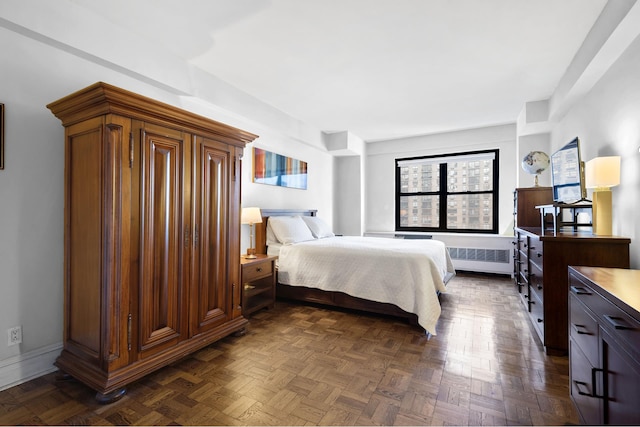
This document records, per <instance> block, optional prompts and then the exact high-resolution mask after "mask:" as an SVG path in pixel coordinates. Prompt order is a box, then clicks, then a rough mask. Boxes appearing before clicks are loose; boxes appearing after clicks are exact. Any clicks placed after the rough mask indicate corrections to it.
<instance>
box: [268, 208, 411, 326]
mask: <svg viewBox="0 0 640 427" xmlns="http://www.w3.org/2000/svg"><path fill="white" fill-rule="evenodd" d="M316 213H317V211H316V210H291V209H288V210H287V209H281V210H276V209H262V223H260V224H256V235H255V238H256V252H257V253H267V221H268V218H269V217H270V216H295V215H300V216H316ZM276 296H277V298H280V299H289V300H295V301H304V302H308V303H314V304H322V305H328V306H332V307H339V308H345V309H349V310H359V311H365V312H368V313H376V314H383V315H386V316H394V317H400V318H403V319H406V320H407V321H408V322H409V323H410V324H411V325H416V326H419V327H420V325H418V316H417V315H415V314H413V313H407V312H406V311H404V310H402V309H401V308H399V307H398V306H396V305H393V304H389V303H383V302H376V301H369V300H366V299H362V298H356V297H352V296H351V295H347V294H345V293H343V292H331V291H323V290H320V289H314V288H307V287H304V286H289V285H283V284H280V283H279V282H277V284H276Z"/></svg>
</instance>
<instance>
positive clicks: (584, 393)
mask: <svg viewBox="0 0 640 427" xmlns="http://www.w3.org/2000/svg"><path fill="white" fill-rule="evenodd" d="M573 383H574V384H575V385H576V388H577V389H578V394H579V395H580V396H589V397H593V394H591V393H589V392H588V391H582V390H580V388H581V387H584V388H585V389H587V387H588V384H587V383H585V382H582V381H576V380H573ZM587 390H588V389H587Z"/></svg>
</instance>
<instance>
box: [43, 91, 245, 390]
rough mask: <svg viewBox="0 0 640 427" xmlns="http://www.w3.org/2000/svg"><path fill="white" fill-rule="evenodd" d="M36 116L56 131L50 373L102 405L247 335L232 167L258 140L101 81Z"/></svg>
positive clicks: (235, 180) (235, 179)
mask: <svg viewBox="0 0 640 427" xmlns="http://www.w3.org/2000/svg"><path fill="white" fill-rule="evenodd" d="M47 107H48V108H49V109H50V110H51V111H52V112H53V114H54V115H55V116H56V117H58V118H59V119H60V120H61V121H62V124H63V125H64V127H65V242H64V250H65V256H64V259H65V265H64V272H65V273H64V274H65V277H64V292H65V310H64V348H63V351H62V353H61V355H60V356H59V358H58V359H57V361H56V365H57V366H58V367H59V368H60V369H61V370H62V371H63V372H65V373H67V374H69V375H71V376H72V377H74V378H76V379H78V380H80V381H82V382H84V383H86V384H87V385H88V386H90V387H92V388H94V389H95V390H97V392H98V394H97V398H98V399H99V400H101V401H105V402H109V401H113V400H115V399H117V398H119V397H120V396H122V394H124V391H125V386H126V385H127V384H128V383H130V382H132V381H134V380H136V379H138V378H140V377H142V376H144V375H146V374H148V373H150V372H152V371H154V370H156V369H158V368H161V367H163V366H165V365H167V364H169V363H171V362H173V361H175V360H177V359H179V358H182V357H184V356H185V355H187V354H189V353H190V352H193V351H195V350H197V349H199V348H202V347H204V346H207V345H209V344H210V343H212V342H214V341H216V340H218V339H220V338H223V337H225V336H227V335H229V334H231V333H234V332H237V331H241V330H242V329H243V328H244V327H245V325H246V323H247V321H246V319H244V318H243V317H242V310H241V307H240V304H241V292H240V291H241V290H240V270H239V268H240V247H239V245H240V179H241V174H240V159H241V156H242V152H243V148H244V146H245V144H246V143H248V142H251V141H252V140H254V139H255V138H256V136H255V135H253V134H250V133H248V132H244V131H241V130H239V129H235V128H232V127H230V126H227V125H224V124H221V123H218V122H215V121H212V120H209V119H206V118H203V117H200V116H197V115H195V114H192V113H189V112H186V111H183V110H180V109H178V108H175V107H172V106H169V105H166V104H163V103H160V102H157V101H154V100H151V99H148V98H145V97H142V96H140V95H137V94H134V93H131V92H128V91H125V90H122V89H119V88H116V87H114V86H111V85H108V84H105V83H96V84H94V85H92V86H89V87H87V88H85V89H83V90H80V91H78V92H76V93H73V94H71V95H69V96H67V97H65V98H63V99H60V100H58V101H56V102H53V103H51V104H49V105H48V106H47Z"/></svg>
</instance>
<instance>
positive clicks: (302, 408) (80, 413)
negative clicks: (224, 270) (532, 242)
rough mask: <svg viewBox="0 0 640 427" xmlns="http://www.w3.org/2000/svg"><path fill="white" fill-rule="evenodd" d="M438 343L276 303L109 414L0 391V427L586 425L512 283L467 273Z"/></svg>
mask: <svg viewBox="0 0 640 427" xmlns="http://www.w3.org/2000/svg"><path fill="white" fill-rule="evenodd" d="M441 304H442V309H443V311H442V316H441V320H440V321H439V324H438V335H437V336H434V337H432V338H431V339H430V340H427V338H426V337H425V335H424V333H423V332H421V331H420V330H419V329H418V328H416V327H413V326H410V325H409V324H407V323H404V322H403V321H402V320H398V319H393V318H385V317H378V316H372V315H364V314H361V313H350V312H345V311H336V310H333V309H327V308H321V307H315V306H305V305H298V304H294V303H288V302H278V303H277V304H276V307H275V308H274V309H271V310H262V311H259V312H257V313H255V314H254V316H253V317H251V319H250V320H251V323H250V327H249V329H248V331H247V334H246V335H245V336H243V337H227V338H225V339H223V340H222V341H219V342H217V343H215V344H213V345H211V346H209V347H207V348H205V349H203V350H201V351H199V352H197V353H195V354H193V355H191V356H189V357H187V358H185V359H183V360H181V361H179V362H177V363H174V364H173V365H171V366H168V367H166V368H164V369H162V370H160V371H158V372H156V373H153V374H151V375H149V376H147V377H146V378H144V379H142V380H140V381H137V382H135V383H133V384H132V385H130V386H129V388H128V393H127V394H126V396H125V397H123V398H122V399H121V400H120V401H118V402H116V403H113V404H110V405H100V404H98V403H96V402H95V401H94V394H95V393H94V392H93V391H92V390H90V389H89V388H87V387H86V386H84V385H82V384H80V383H78V382H75V381H67V382H63V381H57V380H56V374H55V373H54V374H50V375H46V376H43V377H40V378H37V379H35V380H32V381H29V382H27V383H25V384H22V385H19V386H16V387H13V388H11V389H8V390H5V391H3V392H0V423H1V424H4V425H17V424H22V425H24V424H32V425H34V424H36V425H44V424H49V425H52V424H55V425H61V424H74V425H75V424H79V425H562V424H577V423H578V422H579V421H578V415H577V412H576V410H575V408H574V406H573V404H572V403H571V401H570V399H569V391H568V382H569V380H568V360H567V358H566V357H553V356H546V355H545V354H544V352H543V351H542V348H541V346H540V343H539V341H536V338H535V337H534V335H533V333H532V330H531V329H530V328H531V326H530V325H529V323H528V320H527V318H526V317H525V313H524V309H523V307H522V305H521V303H520V302H519V300H518V297H517V293H516V290H515V287H514V286H513V284H512V282H511V280H510V279H508V278H505V277H496V276H488V275H477V274H471V273H459V274H458V276H457V277H456V278H455V279H453V280H452V281H451V282H450V283H449V285H448V292H447V293H445V294H442V295H441Z"/></svg>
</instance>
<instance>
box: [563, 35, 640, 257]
mask: <svg viewBox="0 0 640 427" xmlns="http://www.w3.org/2000/svg"><path fill="white" fill-rule="evenodd" d="M575 136H578V137H579V138H580V144H581V150H582V156H583V158H584V159H585V161H588V160H590V159H592V158H594V157H599V156H621V157H622V160H621V176H620V185H619V186H618V187H614V188H613V189H612V191H613V234H615V235H619V236H624V237H629V238H631V249H630V251H631V268H636V269H638V268H640V215H638V212H640V152H639V149H640V37H637V38H636V39H635V40H634V41H633V43H632V44H631V45H630V46H629V47H628V48H627V50H626V51H625V52H624V53H623V54H622V55H621V57H620V58H619V59H618V60H617V62H615V63H614V64H613V66H612V67H611V68H610V69H609V70H608V71H607V72H606V73H605V74H604V76H603V77H602V78H601V79H600V80H599V81H598V83H597V84H596V85H595V86H594V87H593V89H591V91H590V92H589V93H588V94H586V95H585V96H584V98H582V99H581V100H580V101H579V102H577V103H576V104H575V105H574V106H573V108H571V109H570V110H569V111H568V112H567V114H566V115H565V116H564V117H563V118H562V119H561V120H559V121H558V123H557V124H556V125H555V126H554V127H553V131H552V138H551V143H552V149H553V150H554V151H555V150H557V149H559V148H560V147H561V146H562V145H563V144H566V143H567V142H569V141H570V140H571V139H572V138H573V137H575ZM590 197H591V194H589V198H590Z"/></svg>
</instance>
